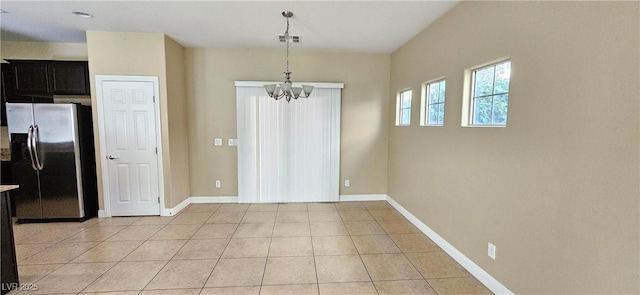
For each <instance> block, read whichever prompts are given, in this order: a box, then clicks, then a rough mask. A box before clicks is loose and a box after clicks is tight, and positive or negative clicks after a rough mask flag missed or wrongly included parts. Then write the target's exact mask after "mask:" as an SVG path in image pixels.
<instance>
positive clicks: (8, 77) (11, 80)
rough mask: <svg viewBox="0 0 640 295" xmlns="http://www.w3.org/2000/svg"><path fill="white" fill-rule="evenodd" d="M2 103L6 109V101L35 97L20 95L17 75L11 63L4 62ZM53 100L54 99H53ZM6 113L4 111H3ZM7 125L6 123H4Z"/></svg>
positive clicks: (21, 100)
mask: <svg viewBox="0 0 640 295" xmlns="http://www.w3.org/2000/svg"><path fill="white" fill-rule="evenodd" d="M1 93H2V103H3V106H2V108H3V111H4V103H5V102H33V98H31V97H30V96H26V95H19V94H18V93H17V91H16V75H15V73H14V72H13V67H12V66H11V65H10V64H2V91H1ZM51 101H53V100H51ZM3 114H4V113H3ZM3 126H5V125H3Z"/></svg>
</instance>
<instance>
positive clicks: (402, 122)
mask: <svg viewBox="0 0 640 295" xmlns="http://www.w3.org/2000/svg"><path fill="white" fill-rule="evenodd" d="M409 125H411V89H408V90H403V91H400V92H398V97H397V98H396V126H409Z"/></svg>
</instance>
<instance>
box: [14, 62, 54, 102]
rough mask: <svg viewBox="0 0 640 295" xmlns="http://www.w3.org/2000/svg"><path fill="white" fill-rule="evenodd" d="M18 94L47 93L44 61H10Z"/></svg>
mask: <svg viewBox="0 0 640 295" xmlns="http://www.w3.org/2000/svg"><path fill="white" fill-rule="evenodd" d="M10 64H11V68H12V69H13V75H14V83H15V90H16V93H17V94H18V95H31V94H47V93H48V92H49V82H48V81H47V80H48V77H47V64H46V62H44V61H10Z"/></svg>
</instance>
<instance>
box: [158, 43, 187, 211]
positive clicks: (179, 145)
mask: <svg viewBox="0 0 640 295" xmlns="http://www.w3.org/2000/svg"><path fill="white" fill-rule="evenodd" d="M164 41H165V63H166V71H165V72H166V77H167V96H166V97H167V99H166V100H165V101H166V103H167V104H166V109H167V117H166V119H167V120H165V121H166V123H167V126H166V128H167V130H168V131H169V132H168V134H169V152H170V153H169V160H170V164H171V167H169V168H170V169H165V171H166V172H167V173H169V174H170V175H169V180H168V181H169V182H170V185H171V194H170V198H171V201H170V202H167V204H166V206H167V207H175V206H176V205H178V204H179V203H180V202H182V201H184V200H185V199H186V198H188V197H189V196H190V186H189V132H188V131H187V130H188V127H189V126H188V121H187V97H186V80H185V76H184V74H185V68H184V52H185V49H184V47H182V45H180V44H178V43H177V42H176V41H174V40H173V39H171V38H169V37H167V36H165V38H164ZM165 181H166V180H165Z"/></svg>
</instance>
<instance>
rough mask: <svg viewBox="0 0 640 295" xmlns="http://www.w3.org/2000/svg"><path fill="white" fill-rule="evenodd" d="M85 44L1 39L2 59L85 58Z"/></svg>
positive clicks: (0, 51) (0, 54)
mask: <svg viewBox="0 0 640 295" xmlns="http://www.w3.org/2000/svg"><path fill="white" fill-rule="evenodd" d="M87 56H88V55H87V44H84V43H50V42H18V41H2V42H1V43H0V57H1V58H2V59H42V60H87Z"/></svg>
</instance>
